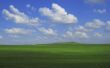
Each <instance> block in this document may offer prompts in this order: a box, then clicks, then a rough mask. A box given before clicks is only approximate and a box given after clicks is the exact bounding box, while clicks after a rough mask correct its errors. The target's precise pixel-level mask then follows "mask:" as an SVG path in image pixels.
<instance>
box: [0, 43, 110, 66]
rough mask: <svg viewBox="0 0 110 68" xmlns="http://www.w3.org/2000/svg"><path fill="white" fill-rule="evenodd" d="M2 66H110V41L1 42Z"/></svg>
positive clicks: (0, 55) (0, 61)
mask: <svg viewBox="0 0 110 68" xmlns="http://www.w3.org/2000/svg"><path fill="white" fill-rule="evenodd" d="M0 68H110V45H109V44H106V45H104V44H103V45H101V44H100V45H99V44H97V45H96V44H78V43H56V44H41V45H28V46H26V45H22V46H18V45H16V46H14V45H10V46H9V45H1V46H0Z"/></svg>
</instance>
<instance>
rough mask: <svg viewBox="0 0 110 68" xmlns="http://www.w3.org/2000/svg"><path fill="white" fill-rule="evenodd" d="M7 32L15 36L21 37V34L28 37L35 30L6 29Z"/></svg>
mask: <svg viewBox="0 0 110 68" xmlns="http://www.w3.org/2000/svg"><path fill="white" fill-rule="evenodd" d="M5 32H6V33H9V34H14V35H19V34H20V35H21V34H22V35H26V34H30V33H32V32H33V30H29V29H23V28H10V29H5Z"/></svg>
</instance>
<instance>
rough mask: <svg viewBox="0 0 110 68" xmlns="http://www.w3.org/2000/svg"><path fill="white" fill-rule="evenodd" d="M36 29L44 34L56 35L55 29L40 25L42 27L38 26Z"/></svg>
mask: <svg viewBox="0 0 110 68" xmlns="http://www.w3.org/2000/svg"><path fill="white" fill-rule="evenodd" d="M38 30H39V31H40V32H42V33H43V34H45V35H57V33H56V31H55V30H53V29H51V28H48V29H46V28H43V27H42V28H39V29H38Z"/></svg>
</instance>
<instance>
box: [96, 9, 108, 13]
mask: <svg viewBox="0 0 110 68" xmlns="http://www.w3.org/2000/svg"><path fill="white" fill-rule="evenodd" d="M94 12H96V13H100V14H103V13H106V12H107V10H106V9H94Z"/></svg>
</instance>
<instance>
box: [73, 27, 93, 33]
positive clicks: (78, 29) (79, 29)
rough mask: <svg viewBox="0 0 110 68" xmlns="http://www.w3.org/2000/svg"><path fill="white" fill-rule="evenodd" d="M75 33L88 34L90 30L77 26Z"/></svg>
mask: <svg viewBox="0 0 110 68" xmlns="http://www.w3.org/2000/svg"><path fill="white" fill-rule="evenodd" d="M75 29H76V31H81V32H90V31H92V30H90V29H87V28H85V27H84V26H78V27H77V28H75Z"/></svg>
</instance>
